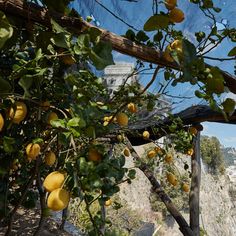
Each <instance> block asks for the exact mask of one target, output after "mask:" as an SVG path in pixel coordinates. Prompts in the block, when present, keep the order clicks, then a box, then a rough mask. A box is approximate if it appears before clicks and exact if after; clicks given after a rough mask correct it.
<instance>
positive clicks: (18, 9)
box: [0, 0, 236, 236]
mask: <svg viewBox="0 0 236 236" xmlns="http://www.w3.org/2000/svg"><path fill="white" fill-rule="evenodd" d="M0 10H1V11H3V12H4V13H6V14H7V15H13V16H15V17H19V18H21V19H24V20H25V21H32V22H35V23H38V24H41V25H44V26H46V27H49V28H50V27H51V23H50V19H51V18H53V19H55V20H56V21H57V22H58V23H59V24H60V25H61V26H63V27H65V28H66V29H67V30H68V31H70V32H72V33H74V34H81V33H82V32H83V31H85V30H86V29H88V28H91V27H95V26H93V25H91V24H89V23H88V22H85V21H83V20H82V19H81V18H75V17H67V16H64V15H62V14H59V13H55V12H51V11H50V12H49V11H48V10H46V9H44V8H42V7H40V6H38V5H36V4H32V3H26V2H25V1H23V0H0ZM99 30H100V31H101V32H102V34H101V39H102V40H104V41H109V42H110V43H111V45H112V48H113V49H114V50H116V51H118V52H120V53H122V54H126V55H129V56H132V57H136V58H138V59H140V60H143V61H146V62H150V63H154V64H157V65H158V66H159V67H170V68H172V69H175V70H181V68H180V67H179V66H178V65H177V64H176V63H170V62H168V61H166V60H165V59H164V58H163V56H162V52H159V51H157V50H156V49H154V48H150V47H147V46H142V45H138V44H136V43H134V42H132V41H130V40H128V39H126V38H124V37H121V36H118V35H115V34H114V33H112V32H109V31H107V30H104V29H101V28H99ZM208 66H209V67H210V66H211V65H208ZM221 73H222V75H223V77H224V79H225V85H226V86H227V87H228V88H229V90H230V91H231V92H232V93H235V94H236V78H235V77H234V76H232V75H230V74H228V73H227V72H225V71H221ZM175 116H176V117H180V118H181V119H182V121H183V124H184V125H186V126H195V127H197V129H198V134H197V135H196V137H195V140H194V149H195V151H194V154H193V157H192V159H191V162H192V163H191V168H192V180H191V191H190V199H189V205H190V224H188V223H187V222H186V220H185V219H184V218H183V216H182V215H181V213H180V212H179V211H178V210H177V209H176V207H175V206H174V204H173V203H172V201H171V199H170V198H169V197H168V196H167V194H166V193H165V192H164V190H163V189H162V187H161V185H160V184H159V182H158V180H157V179H156V178H155V177H154V175H153V173H152V172H151V171H150V170H149V169H148V167H147V166H146V165H145V164H144V163H142V164H141V165H140V167H139V168H140V170H142V171H143V172H144V174H145V175H146V176H147V178H148V179H149V181H150V183H151V184H152V186H153V189H154V192H155V193H156V194H157V195H158V196H159V197H160V199H161V200H162V201H163V202H164V204H165V205H166V207H167V209H168V211H169V212H170V213H171V214H172V216H173V217H174V218H175V220H176V221H177V223H178V224H179V228H180V231H181V232H182V233H183V235H186V236H197V235H199V232H200V227H199V189H200V175H201V166H200V131H201V129H202V127H201V125H200V123H201V122H204V121H210V122H220V123H230V124H235V123H236V112H234V114H233V115H232V116H231V117H229V120H228V121H226V120H225V118H224V116H223V115H222V114H221V113H219V112H216V111H213V110H212V109H210V108H209V107H208V106H193V107H190V108H188V109H186V110H184V111H182V112H180V113H178V114H175ZM168 123H170V120H169V119H168V118H165V119H163V120H161V121H156V120H154V119H153V120H150V119H149V120H148V121H147V120H142V121H139V124H137V123H133V124H131V125H130V126H129V130H128V132H127V138H128V139H127V145H128V147H129V149H130V150H131V151H132V155H133V157H134V158H135V159H140V157H139V156H138V154H137V153H136V152H135V151H134V149H133V147H132V145H140V144H144V143H146V142H148V141H146V140H143V138H141V137H140V135H135V133H137V132H132V131H134V130H135V131H138V133H141V132H142V131H143V130H144V129H145V130H149V131H150V134H151V137H150V139H152V140H155V139H158V138H160V137H162V136H164V135H165V133H168V132H169V131H168V130H165V132H161V131H160V132H159V133H158V134H154V133H153V132H152V128H153V127H155V126H158V127H160V126H163V127H166V125H167V124H168ZM140 124H141V125H140Z"/></svg>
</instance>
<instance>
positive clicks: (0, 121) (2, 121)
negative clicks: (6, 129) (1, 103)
mask: <svg viewBox="0 0 236 236" xmlns="http://www.w3.org/2000/svg"><path fill="white" fill-rule="evenodd" d="M3 126H4V119H3V117H2V114H1V113H0V131H2V129H3Z"/></svg>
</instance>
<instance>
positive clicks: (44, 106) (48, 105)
mask: <svg viewBox="0 0 236 236" xmlns="http://www.w3.org/2000/svg"><path fill="white" fill-rule="evenodd" d="M50 105H51V104H50V102H49V101H45V102H42V103H41V107H42V109H43V110H44V111H48V110H49V108H50Z"/></svg>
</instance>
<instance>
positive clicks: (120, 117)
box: [116, 112, 129, 126]
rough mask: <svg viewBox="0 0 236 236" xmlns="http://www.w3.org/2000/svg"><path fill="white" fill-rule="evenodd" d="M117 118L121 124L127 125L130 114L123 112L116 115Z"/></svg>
mask: <svg viewBox="0 0 236 236" xmlns="http://www.w3.org/2000/svg"><path fill="white" fill-rule="evenodd" d="M116 120H117V123H118V124H119V125H120V126H127V125H128V122H129V118H128V116H127V115H126V114H125V113H123V112H121V113H118V114H117V115H116Z"/></svg>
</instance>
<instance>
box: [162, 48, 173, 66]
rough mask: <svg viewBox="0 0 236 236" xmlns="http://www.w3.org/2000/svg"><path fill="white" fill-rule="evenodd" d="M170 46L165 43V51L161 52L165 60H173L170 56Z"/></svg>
mask: <svg viewBox="0 0 236 236" xmlns="http://www.w3.org/2000/svg"><path fill="white" fill-rule="evenodd" d="M171 50H172V49H171V46H170V45H167V47H166V49H165V51H164V53H163V57H164V59H165V60H166V61H169V62H174V59H173V58H172V56H171V54H170V53H171Z"/></svg>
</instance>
